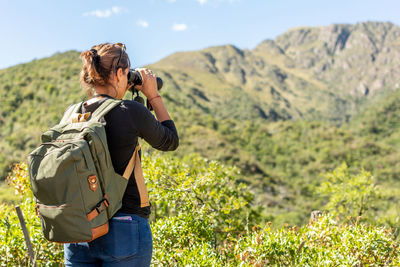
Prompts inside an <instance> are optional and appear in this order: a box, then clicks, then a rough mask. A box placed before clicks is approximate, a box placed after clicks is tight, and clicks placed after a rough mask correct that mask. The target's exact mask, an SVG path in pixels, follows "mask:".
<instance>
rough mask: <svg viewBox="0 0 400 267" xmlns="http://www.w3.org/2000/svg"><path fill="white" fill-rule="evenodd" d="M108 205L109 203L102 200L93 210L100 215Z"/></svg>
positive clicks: (104, 199)
mask: <svg viewBox="0 0 400 267" xmlns="http://www.w3.org/2000/svg"><path fill="white" fill-rule="evenodd" d="M108 205H110V203H109V202H108V200H107V199H106V198H103V199H102V200H101V201H100V202H99V204H97V205H96V207H95V209H96V211H97V212H98V213H99V214H100V213H101V212H102V211H104V210H105V209H106V208H107V207H108Z"/></svg>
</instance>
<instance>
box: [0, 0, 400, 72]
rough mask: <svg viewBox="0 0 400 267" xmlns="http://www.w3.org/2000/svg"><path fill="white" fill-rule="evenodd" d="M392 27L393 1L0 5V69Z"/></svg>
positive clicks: (147, 58) (144, 59)
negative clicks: (70, 53)
mask: <svg viewBox="0 0 400 267" xmlns="http://www.w3.org/2000/svg"><path fill="white" fill-rule="evenodd" d="M367 20H370V21H390V22H393V23H395V24H396V25H400V1H398V0H390V1H389V0H379V1H378V0H375V1H370V0H363V1H360V0H353V1H352V0H346V1H344V0H335V1H322V0H319V1H316V0H286V1H285V0H282V1H277V0H275V1H272V0H264V1H263V0H141V1H139V0H132V1H128V0H108V1H104V0H97V1H92V0H87V1H74V0H69V1H65V0H51V1H50V0H43V1H34V0H30V1H28V0H25V1H19V0H13V1H11V0H9V1H7V0H0V24H1V25H2V26H1V27H0V36H1V42H0V68H6V67H9V66H12V65H16V64H19V63H23V62H28V61H30V60H32V59H34V58H42V57H46V56H50V55H52V54H54V53H56V52H63V51H67V50H71V49H75V50H79V51H82V50H86V49H89V48H90V47H91V46H92V45H94V44H98V43H103V42H113V43H115V42H121V43H125V44H126V46H127V52H128V54H129V56H130V58H131V60H132V65H133V66H135V67H139V66H143V65H145V64H148V63H153V62H156V61H158V60H160V59H162V58H164V57H166V56H168V55H170V54H172V53H174V52H178V51H187V50H197V49H202V48H205V47H209V46H215V45H223V44H233V45H236V46H238V47H239V48H248V49H252V48H254V47H255V46H256V45H257V44H258V43H260V42H261V41H263V40H264V39H268V38H269V39H273V38H275V37H276V36H278V35H279V34H282V33H283V32H285V31H287V30H288V29H290V28H292V27H296V26H324V25H329V24H332V23H356V22H362V21H367Z"/></svg>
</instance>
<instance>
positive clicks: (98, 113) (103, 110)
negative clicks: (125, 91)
mask: <svg viewBox="0 0 400 267" xmlns="http://www.w3.org/2000/svg"><path fill="white" fill-rule="evenodd" d="M121 102H122V100H117V99H107V100H106V101H104V103H102V104H101V105H100V107H98V108H97V109H96V110H95V111H94V112H93V114H92V116H91V118H90V120H92V121H99V120H100V119H101V118H102V117H104V116H105V115H106V114H107V113H108V112H109V111H110V110H112V109H113V108H115V107H116V106H118V105H119V104H120V103H121Z"/></svg>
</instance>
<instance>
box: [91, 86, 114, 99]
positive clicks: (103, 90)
mask: <svg viewBox="0 0 400 267" xmlns="http://www.w3.org/2000/svg"><path fill="white" fill-rule="evenodd" d="M94 91H95V95H103V96H105V95H108V96H110V97H112V98H118V92H117V90H113V88H110V87H109V86H97V87H96V88H95V89H94Z"/></svg>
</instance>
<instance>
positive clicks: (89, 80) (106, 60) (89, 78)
mask: <svg viewBox="0 0 400 267" xmlns="http://www.w3.org/2000/svg"><path fill="white" fill-rule="evenodd" d="M80 57H81V59H82V63H83V66H82V71H81V77H80V82H81V86H82V87H83V88H84V89H85V90H86V94H87V96H88V97H90V96H92V95H93V92H94V88H95V87H96V86H104V85H107V84H108V83H109V80H110V77H111V75H112V74H114V73H116V72H117V70H118V69H119V68H122V69H123V70H124V69H126V68H128V67H130V61H129V57H128V54H127V53H126V52H125V49H124V48H123V47H122V45H120V44H110V43H104V44H99V45H95V46H92V49H90V50H86V51H84V52H82V53H81V55H80ZM120 57H121V58H120ZM118 59H119V62H118ZM117 64H118V66H116V65H117Z"/></svg>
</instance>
